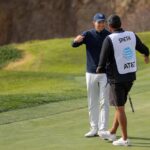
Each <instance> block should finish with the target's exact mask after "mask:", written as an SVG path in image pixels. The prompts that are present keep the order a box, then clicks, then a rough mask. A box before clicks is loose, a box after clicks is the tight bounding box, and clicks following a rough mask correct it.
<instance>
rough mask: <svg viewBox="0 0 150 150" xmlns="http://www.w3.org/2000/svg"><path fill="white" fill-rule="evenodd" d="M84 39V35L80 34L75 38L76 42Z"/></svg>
mask: <svg viewBox="0 0 150 150" xmlns="http://www.w3.org/2000/svg"><path fill="white" fill-rule="evenodd" d="M83 39H84V36H82V35H78V36H77V37H76V38H75V39H74V42H77V43H80V42H82V41H83Z"/></svg>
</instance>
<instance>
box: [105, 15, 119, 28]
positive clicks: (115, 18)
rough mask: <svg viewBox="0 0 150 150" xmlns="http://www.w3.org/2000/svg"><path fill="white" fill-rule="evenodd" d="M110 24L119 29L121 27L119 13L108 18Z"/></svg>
mask: <svg viewBox="0 0 150 150" xmlns="http://www.w3.org/2000/svg"><path fill="white" fill-rule="evenodd" d="M107 23H108V25H110V26H111V27H112V28H114V29H118V28H120V27H121V19H120V17H119V16H117V15H111V16H109V17H108V19H107Z"/></svg>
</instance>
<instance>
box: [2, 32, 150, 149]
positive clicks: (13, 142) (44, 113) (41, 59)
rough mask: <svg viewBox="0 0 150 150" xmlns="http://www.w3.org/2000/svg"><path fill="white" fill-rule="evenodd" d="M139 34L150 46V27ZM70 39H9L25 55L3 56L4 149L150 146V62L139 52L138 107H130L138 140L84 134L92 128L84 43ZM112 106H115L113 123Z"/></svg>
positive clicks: (135, 95) (133, 133) (131, 129)
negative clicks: (116, 142) (122, 142)
mask: <svg viewBox="0 0 150 150" xmlns="http://www.w3.org/2000/svg"><path fill="white" fill-rule="evenodd" d="M139 36H140V37H141V38H142V41H143V42H144V43H146V45H148V47H150V33H149V32H147V33H140V34H139ZM70 43H71V39H70V38H67V39H54V40H45V41H30V42H26V43H21V44H13V45H9V47H11V49H15V50H17V52H20V53H22V54H24V55H22V56H24V58H23V59H22V61H23V62H20V59H19V61H17V62H16V60H18V58H17V59H12V58H11V59H9V62H11V63H9V64H8V62H7V60H6V61H5V62H7V63H4V61H3V64H5V65H3V68H1V70H0V85H1V86H0V112H1V113H0V149H1V150H12V149H13V150H14V149H15V150H53V149H54V150H76V149H78V150H91V149H92V150H93V149H94V150H99V149H102V150H108V149H110V148H111V149H112V150H114V149H118V150H124V149H133V150H147V149H149V148H150V143H149V141H150V136H149V126H150V121H149V116H150V110H149V107H150V101H149V97H150V92H149V87H150V82H149V81H150V75H149V72H150V68H149V65H145V64H144V61H143V57H142V56H140V55H139V54H138V64H139V71H138V73H137V81H136V82H135V84H134V87H133V89H132V91H131V96H132V100H133V103H134V106H135V110H136V112H135V114H133V113H131V109H130V106H129V103H127V109H126V111H127V115H128V123H129V124H128V130H129V137H130V139H131V140H132V143H133V146H132V147H129V148H120V147H117V148H116V147H113V146H112V145H111V143H108V142H107V141H103V140H100V139H99V138H98V137H96V138H90V139H86V138H84V136H83V135H84V133H85V132H87V131H88V129H89V126H88V113H87V100H86V85H85V77H84V76H85V48H84V46H82V47H80V48H77V49H73V48H71V46H70ZM18 50H19V51H18ZM20 50H21V51H20ZM8 53H9V52H8ZM13 57H14V55H13ZM6 64H8V66H6ZM113 112H114V109H113V108H111V111H110V125H111V122H112V118H113ZM117 135H118V136H120V131H119V132H118V134H117Z"/></svg>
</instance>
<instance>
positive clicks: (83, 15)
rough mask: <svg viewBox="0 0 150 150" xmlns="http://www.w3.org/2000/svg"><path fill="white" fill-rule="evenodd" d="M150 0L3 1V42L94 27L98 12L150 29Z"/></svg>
mask: <svg viewBox="0 0 150 150" xmlns="http://www.w3.org/2000/svg"><path fill="white" fill-rule="evenodd" d="M149 8H150V1H149V0H123V1H122V0H108V1H105V0H57V2H56V1H55V0H11V1H10V0H0V45H1V44H6V43H13V42H23V41H28V40H32V39H34V40H37V39H49V38H60V37H70V36H74V35H75V34H78V33H80V32H82V31H83V30H87V29H89V28H91V27H92V17H93V15H94V14H95V13H96V12H104V13H105V14H106V15H107V16H108V15H110V14H112V13H117V14H119V15H120V16H121V17H122V19H123V26H124V27H125V28H127V29H129V30H133V31H136V32H137V31H138V32H139V31H140V32H141V31H149V30H150V22H149V20H150V15H149Z"/></svg>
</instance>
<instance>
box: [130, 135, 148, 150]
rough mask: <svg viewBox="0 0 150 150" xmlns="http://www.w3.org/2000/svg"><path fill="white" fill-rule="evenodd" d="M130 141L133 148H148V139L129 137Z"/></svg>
mask: <svg viewBox="0 0 150 150" xmlns="http://www.w3.org/2000/svg"><path fill="white" fill-rule="evenodd" d="M129 139H131V140H132V141H131V142H132V146H133V147H145V148H148V149H149V148H150V138H146V137H129Z"/></svg>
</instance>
